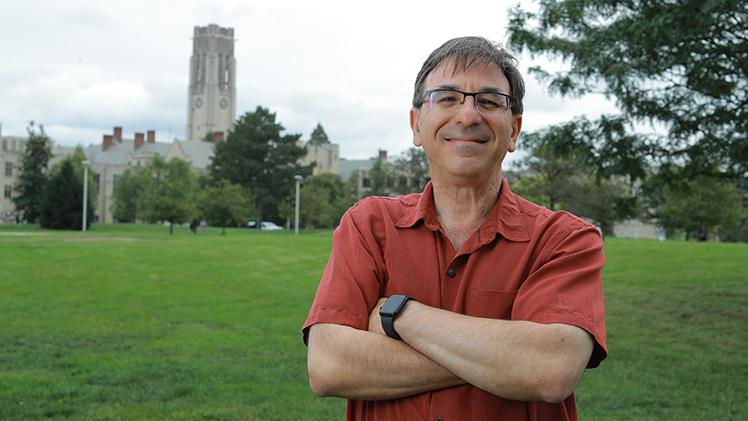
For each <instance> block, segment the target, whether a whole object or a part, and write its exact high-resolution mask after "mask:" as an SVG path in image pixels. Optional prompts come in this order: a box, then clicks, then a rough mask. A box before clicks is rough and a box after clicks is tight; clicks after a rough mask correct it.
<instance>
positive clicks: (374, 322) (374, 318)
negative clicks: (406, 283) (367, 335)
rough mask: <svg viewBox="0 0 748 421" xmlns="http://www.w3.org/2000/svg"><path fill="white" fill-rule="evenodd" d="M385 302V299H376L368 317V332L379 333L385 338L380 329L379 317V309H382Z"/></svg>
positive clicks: (380, 320)
mask: <svg viewBox="0 0 748 421" xmlns="http://www.w3.org/2000/svg"><path fill="white" fill-rule="evenodd" d="M386 301H387V297H382V298H380V299H378V300H377V303H376V304H375V305H374V309H373V310H372V311H371V314H370V315H369V332H372V333H379V334H381V335H385V336H387V334H386V333H384V329H383V328H382V318H381V317H380V316H379V309H380V308H382V306H383V305H384V303H385V302H386Z"/></svg>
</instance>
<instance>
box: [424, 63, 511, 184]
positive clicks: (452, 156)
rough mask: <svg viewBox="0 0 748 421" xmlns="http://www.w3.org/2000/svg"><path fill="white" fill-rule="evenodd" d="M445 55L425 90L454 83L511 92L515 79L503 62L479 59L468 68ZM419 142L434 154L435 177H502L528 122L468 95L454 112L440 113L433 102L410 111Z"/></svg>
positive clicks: (462, 88)
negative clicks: (487, 108) (491, 111)
mask: <svg viewBox="0 0 748 421" xmlns="http://www.w3.org/2000/svg"><path fill="white" fill-rule="evenodd" d="M453 69H454V62H453V61H449V60H448V61H445V62H443V63H441V64H440V65H439V66H437V67H436V68H435V69H434V70H433V71H432V72H431V73H430V74H429V75H428V77H427V78H426V85H425V89H424V92H425V91H428V90H431V89H454V90H457V91H462V92H495V91H497V90H498V92H501V93H505V94H510V92H509V81H508V80H507V78H506V76H504V75H503V73H501V70H499V67H498V66H496V65H494V64H490V65H473V66H471V67H470V68H469V69H467V70H463V69H461V68H460V67H458V71H457V72H456V73H454V74H453ZM410 126H411V128H412V130H413V144H414V145H416V146H422V147H423V150H424V151H425V152H426V156H427V157H428V158H429V164H430V167H431V176H432V178H434V179H438V180H441V181H443V182H447V183H455V184H456V185H465V184H474V183H476V182H478V183H480V182H490V181H492V180H493V181H495V180H496V177H498V179H499V180H500V178H501V162H502V161H503V160H504V157H505V156H506V153H507V152H514V150H515V149H516V146H517V136H518V135H519V132H520V129H521V127H522V116H515V115H513V114H512V112H511V111H509V112H507V113H506V114H505V115H501V116H496V115H483V114H481V113H479V112H478V109H477V108H476V106H475V97H467V96H466V97H465V103H464V104H463V105H462V108H461V109H460V110H459V111H458V112H456V113H453V114H449V113H437V112H434V111H432V110H431V109H429V105H428V103H424V104H423V105H422V106H421V108H413V109H411V111H410Z"/></svg>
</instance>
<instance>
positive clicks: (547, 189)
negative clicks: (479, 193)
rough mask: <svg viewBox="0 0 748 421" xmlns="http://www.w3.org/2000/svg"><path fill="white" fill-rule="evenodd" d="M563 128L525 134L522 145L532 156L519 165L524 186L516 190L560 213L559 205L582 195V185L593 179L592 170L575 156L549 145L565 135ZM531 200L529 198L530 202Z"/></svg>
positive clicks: (529, 155)
mask: <svg viewBox="0 0 748 421" xmlns="http://www.w3.org/2000/svg"><path fill="white" fill-rule="evenodd" d="M563 135H564V133H563V127H559V126H551V127H549V128H546V129H543V130H540V131H537V132H534V133H528V134H525V135H524V136H523V138H522V144H523V145H524V146H525V147H526V149H527V150H528V152H529V153H528V155H527V156H526V157H524V158H523V159H521V160H519V161H517V162H516V163H515V167H516V168H517V170H519V171H520V173H522V174H526V176H525V177H523V178H522V181H523V182H522V183H521V184H519V185H518V186H517V188H516V189H515V188H512V190H513V191H514V192H515V193H517V194H519V195H520V196H523V197H525V196H527V197H535V198H538V199H536V200H540V201H542V202H538V203H537V204H539V205H543V206H546V207H548V209H550V210H558V205H559V204H560V203H561V202H563V201H565V200H571V199H572V198H573V197H575V196H577V195H578V189H577V187H578V182H579V180H580V179H583V178H586V177H589V176H590V173H591V172H592V169H591V168H590V166H589V165H585V164H584V163H583V162H582V159H580V158H579V157H578V156H575V155H574V154H573V153H569V154H559V153H555V152H554V151H553V150H552V146H551V145H549V142H550V141H553V140H555V139H557V138H559V137H560V136H563ZM528 200H529V199H528Z"/></svg>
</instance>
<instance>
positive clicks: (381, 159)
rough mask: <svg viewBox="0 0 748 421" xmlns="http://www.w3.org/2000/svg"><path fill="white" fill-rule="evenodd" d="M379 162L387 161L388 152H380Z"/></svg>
mask: <svg viewBox="0 0 748 421" xmlns="http://www.w3.org/2000/svg"><path fill="white" fill-rule="evenodd" d="M379 160H380V161H387V151H383V150H381V149H380V150H379Z"/></svg>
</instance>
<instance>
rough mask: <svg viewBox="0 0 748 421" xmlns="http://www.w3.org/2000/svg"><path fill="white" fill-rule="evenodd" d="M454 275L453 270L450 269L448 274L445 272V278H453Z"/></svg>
mask: <svg viewBox="0 0 748 421" xmlns="http://www.w3.org/2000/svg"><path fill="white" fill-rule="evenodd" d="M456 274H457V273H456V272H455V270H454V269H450V270H449V272H447V276H449V277H450V278H454V277H455V275H456Z"/></svg>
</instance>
